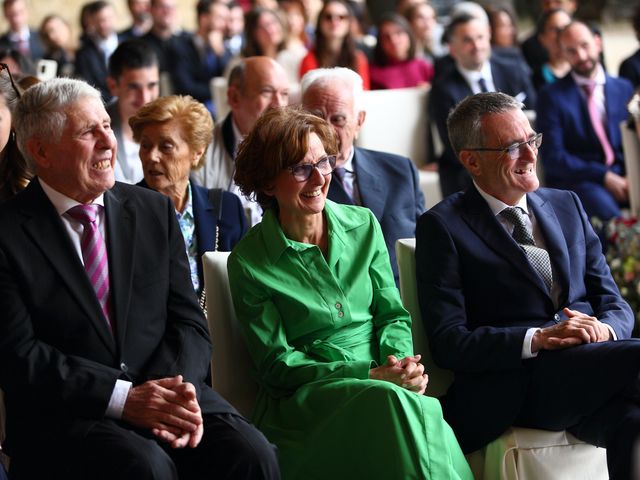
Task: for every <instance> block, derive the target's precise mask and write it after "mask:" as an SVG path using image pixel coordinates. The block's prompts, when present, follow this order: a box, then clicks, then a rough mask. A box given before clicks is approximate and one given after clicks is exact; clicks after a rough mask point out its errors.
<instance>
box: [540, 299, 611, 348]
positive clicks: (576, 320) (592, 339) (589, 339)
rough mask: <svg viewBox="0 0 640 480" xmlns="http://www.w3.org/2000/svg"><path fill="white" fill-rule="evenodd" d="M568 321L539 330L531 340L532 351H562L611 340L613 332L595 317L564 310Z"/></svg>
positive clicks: (567, 309)
mask: <svg viewBox="0 0 640 480" xmlns="http://www.w3.org/2000/svg"><path fill="white" fill-rule="evenodd" d="M563 312H564V314H565V315H566V316H567V320H565V321H564V322H561V323H558V324H557V325H553V326H551V327H547V328H543V329H541V330H538V331H537V332H536V333H535V334H534V335H533V338H532V340H531V351H532V352H534V353H535V352H538V351H540V350H560V349H563V348H568V347H573V346H575V345H581V344H583V343H596V342H604V341H607V340H609V339H610V338H611V331H610V330H609V329H608V328H607V326H606V325H605V324H604V323H602V322H601V321H600V320H598V319H597V318H595V317H592V316H590V315H586V314H584V313H582V312H579V311H577V310H571V309H569V308H565V309H564V310H563Z"/></svg>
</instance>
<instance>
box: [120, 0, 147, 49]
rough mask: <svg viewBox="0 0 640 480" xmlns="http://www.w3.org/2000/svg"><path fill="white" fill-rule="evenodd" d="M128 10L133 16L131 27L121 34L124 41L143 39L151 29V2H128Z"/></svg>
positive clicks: (144, 0) (135, 0) (133, 0)
mask: <svg viewBox="0 0 640 480" xmlns="http://www.w3.org/2000/svg"><path fill="white" fill-rule="evenodd" d="M127 8H128V9H129V13H130V14H131V20H132V21H133V22H132V23H131V26H129V28H127V29H125V30H123V31H121V32H120V38H121V39H122V40H129V39H132V38H138V37H142V36H143V35H144V34H145V33H147V32H148V31H149V30H150V29H151V25H153V19H152V18H151V0H127Z"/></svg>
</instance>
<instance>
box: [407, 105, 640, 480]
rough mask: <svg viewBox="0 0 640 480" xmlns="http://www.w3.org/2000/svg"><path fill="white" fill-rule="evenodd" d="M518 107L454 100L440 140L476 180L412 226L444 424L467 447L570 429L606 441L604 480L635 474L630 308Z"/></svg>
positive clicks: (639, 429) (637, 415)
mask: <svg viewBox="0 0 640 480" xmlns="http://www.w3.org/2000/svg"><path fill="white" fill-rule="evenodd" d="M521 108H522V104H521V103H520V102H518V101H516V100H515V99H514V98H512V97H509V96H508V95H504V94H502V93H484V94H478V95H474V96H472V97H469V98H467V99H466V100H464V101H463V102H462V103H460V105H458V107H457V108H456V109H455V111H454V112H453V113H452V114H451V115H450V117H449V120H448V126H449V136H450V138H451V143H452V146H453V148H454V150H455V152H456V153H457V154H458V157H459V159H460V162H461V163H462V164H463V165H464V167H465V168H466V169H467V171H468V172H469V173H470V175H471V177H472V179H473V185H472V186H471V187H469V189H468V190H467V191H466V192H459V193H457V194H455V195H452V196H450V197H449V198H447V199H445V200H444V201H443V202H442V203H440V204H439V205H437V206H435V207H434V208H432V209H430V210H429V211H427V213H425V214H424V215H423V216H422V217H421V218H420V221H419V223H418V227H417V232H416V275H417V285H418V295H419V300H420V307H421V311H422V315H423V318H424V320H425V328H426V331H427V333H428V336H429V341H430V345H431V351H432V353H433V357H434V360H435V362H437V364H438V365H439V366H440V367H442V368H448V369H451V370H453V371H454V372H455V380H454V382H453V384H452V386H451V387H450V389H449V391H448V392H447V394H446V396H445V397H444V399H443V409H444V415H445V419H446V420H447V421H448V422H449V423H450V425H451V426H452V428H453V429H454V431H455V432H456V436H457V438H458V440H459V442H460V444H461V446H462V449H463V450H464V451H465V452H471V451H474V450H477V449H479V448H481V447H482V446H484V445H486V444H487V443H489V442H490V441H492V440H494V439H495V438H497V437H498V436H499V435H500V434H502V433H503V432H504V431H505V430H506V429H507V428H508V427H509V426H510V425H519V426H525V427H532V428H541V429H548V430H564V429H567V430H569V431H570V432H572V433H573V434H574V435H575V436H576V437H578V438H580V439H582V440H584V441H586V442H588V443H591V444H594V445H599V446H602V447H606V448H607V461H608V466H609V472H610V475H611V478H630V472H631V468H632V458H633V455H632V453H633V449H634V444H635V443H636V440H637V438H638V436H639V433H640V403H638V398H640V385H639V384H638V373H639V371H640V342H639V341H637V340H635V339H634V340H630V339H629V337H630V335H631V330H632V328H633V324H634V315H633V313H632V312H631V309H630V308H629V306H628V305H627V303H626V302H625V301H624V300H623V299H622V298H621V297H620V293H619V291H618V288H617V287H616V285H615V283H614V281H613V279H612V277H611V274H610V272H609V268H608V266H607V264H606V261H605V259H604V257H603V255H602V252H601V246H600V242H599V240H598V237H597V236H596V235H595V233H594V231H593V229H592V228H591V225H590V224H589V221H588V219H587V216H586V214H585V212H584V210H583V208H582V206H581V204H580V201H579V200H578V197H577V196H576V195H575V194H574V193H573V192H568V191H562V190H551V189H545V188H542V189H538V186H539V182H538V178H537V175H536V162H537V158H536V157H537V153H538V147H539V146H540V144H541V142H542V137H541V136H540V134H536V133H535V132H534V131H533V130H532V128H531V126H530V125H529V122H528V120H527V118H526V117H525V115H524V113H523V112H522V110H521ZM513 207H515V208H513ZM503 210H504V212H503Z"/></svg>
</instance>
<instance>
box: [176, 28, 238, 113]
mask: <svg viewBox="0 0 640 480" xmlns="http://www.w3.org/2000/svg"><path fill="white" fill-rule="evenodd" d="M193 40H194V38H193V35H191V36H189V37H186V38H185V37H183V38H180V39H176V41H174V42H172V43H171V44H170V46H169V47H168V49H169V55H170V58H171V59H172V66H171V70H170V71H171V78H172V80H173V88H174V90H175V93H176V94H179V95H191V96H192V97H193V98H195V99H196V100H199V101H201V102H203V103H204V102H206V101H207V100H211V89H210V88H209V82H210V81H211V79H212V78H213V77H220V76H222V75H223V73H224V69H225V67H226V66H227V63H228V62H229V59H230V58H231V52H229V51H228V50H227V49H225V51H224V53H223V55H222V56H220V57H217V56H216V57H215V61H214V64H213V65H211V66H208V65H207V64H206V61H205V59H203V58H202V55H201V54H200V51H199V50H198V48H197V47H196V45H195V43H194V41H193Z"/></svg>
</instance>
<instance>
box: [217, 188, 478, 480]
mask: <svg viewBox="0 0 640 480" xmlns="http://www.w3.org/2000/svg"><path fill="white" fill-rule="evenodd" d="M324 213H325V216H326V220H327V224H328V235H329V249H328V255H327V258H325V257H324V256H323V255H322V252H321V251H320V249H319V248H318V247H317V246H315V245H309V244H303V243H299V242H295V241H292V240H289V239H287V238H286V237H285V236H284V233H283V232H282V229H281V228H280V225H279V223H278V220H277V218H276V216H275V214H274V213H273V212H272V211H267V212H266V213H265V215H264V218H263V220H262V222H261V223H260V224H258V225H257V226H255V227H254V228H253V229H252V230H251V231H250V232H249V233H248V234H247V236H246V237H245V238H244V239H242V240H241V241H240V242H239V243H238V245H237V246H236V248H235V249H234V250H233V252H232V254H231V256H230V257H229V263H228V269H229V280H230V283H231V292H232V294H233V301H234V305H235V309H236V314H237V316H238V319H239V320H240V323H241V324H242V326H243V330H244V333H245V336H246V340H247V344H248V347H249V352H250V354H251V356H252V358H253V361H254V364H255V366H256V370H257V373H256V379H257V381H258V383H259V384H260V386H261V388H260V394H259V397H258V402H257V405H256V408H255V411H254V415H253V421H254V422H255V423H256V425H257V426H258V428H260V429H261V430H262V432H263V433H264V434H265V435H266V436H267V438H268V439H269V440H270V441H272V442H273V443H275V444H276V445H277V446H278V448H279V457H280V465H281V468H282V474H283V478H284V479H285V480H290V479H323V480H326V479H342V478H344V479H360V478H362V479H365V478H366V479H391V480H395V479H398V480H406V479H434V480H446V479H472V478H473V477H472V475H471V471H470V469H469V466H468V464H467V462H466V460H465V458H464V455H463V454H462V451H461V450H460V447H459V446H458V443H457V441H456V438H455V436H454V434H453V431H452V430H451V428H450V427H449V425H448V424H447V423H446V422H445V421H444V420H443V418H442V410H441V408H440V403H439V401H438V400H437V399H434V398H431V397H427V396H424V395H418V394H416V393H414V392H411V391H409V390H406V389H403V388H401V387H398V386H396V385H394V384H392V383H390V382H385V381H381V380H370V379H369V378H368V377H369V369H370V368H372V367H375V366H377V365H381V364H383V363H385V362H386V357H387V355H395V356H396V357H398V358H403V357H406V356H408V355H413V353H414V352H413V347H412V341H411V319H410V317H409V314H408V313H407V311H406V310H404V308H403V307H402V303H401V301H400V296H399V294H398V290H397V288H396V286H395V283H394V280H393V274H392V272H391V267H390V265H389V255H388V253H387V249H386V246H385V243H384V239H383V236H382V232H381V230H380V226H379V224H378V222H377V220H376V219H375V217H374V216H373V214H372V213H371V212H370V211H369V210H367V209H364V208H360V207H354V206H345V205H338V204H335V203H332V202H331V201H329V200H327V202H326V206H325V210H324ZM416 353H420V352H416Z"/></svg>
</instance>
